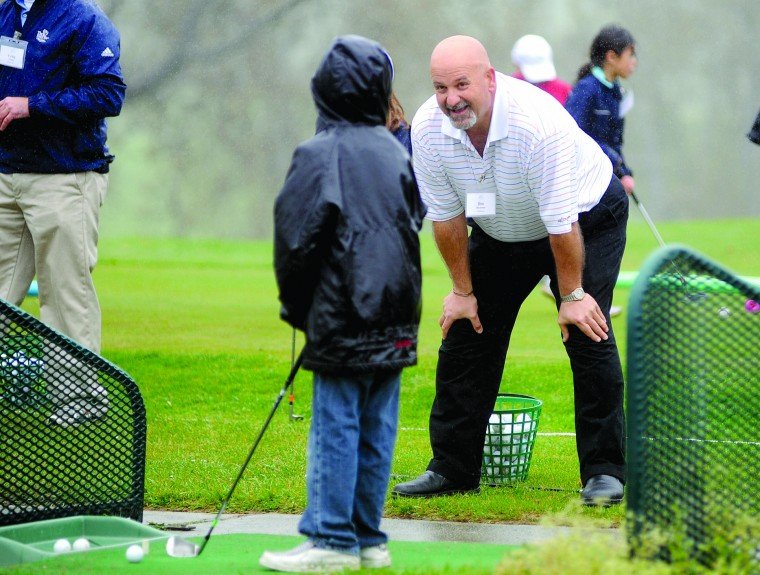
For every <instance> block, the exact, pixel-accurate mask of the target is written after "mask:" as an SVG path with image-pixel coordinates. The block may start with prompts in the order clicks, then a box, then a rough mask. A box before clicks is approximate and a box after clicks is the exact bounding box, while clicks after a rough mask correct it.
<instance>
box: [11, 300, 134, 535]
mask: <svg viewBox="0 0 760 575" xmlns="http://www.w3.org/2000/svg"><path fill="white" fill-rule="evenodd" d="M0 435H1V436H2V439H1V440H0V441H1V442H2V449H0V525H15V524H19V523H27V522H30V521H38V520H43V519H51V518H56V517H70V516H74V515H115V516H122V517H129V518H132V519H136V520H141V519H142V509H143V488H144V477H145V439H146V423H145V407H144V404H143V401H142V397H141V395H140V391H139V389H138V388H137V385H136V384H135V382H134V381H133V380H132V379H131V378H130V377H129V376H128V375H127V374H126V373H124V372H123V371H122V370H121V369H119V368H118V367H117V366H115V365H113V364H112V363H110V362H108V361H107V360H105V359H103V358H102V357H100V356H98V355H96V354H94V353H92V352H91V351H89V350H87V349H85V348H83V347H81V346H80V345H78V344H76V343H75V342H73V341H71V340H70V339H68V338H66V337H65V336H63V335H61V334H60V333H57V332H55V331H54V330H52V329H50V328H49V327H47V326H46V325H44V324H43V323H41V322H40V321H39V320H37V319H36V318H34V317H33V316H31V315H29V314H27V313H26V312H24V311H22V310H20V309H18V308H16V307H14V306H12V305H10V304H9V303H7V302H5V301H3V300H0Z"/></svg>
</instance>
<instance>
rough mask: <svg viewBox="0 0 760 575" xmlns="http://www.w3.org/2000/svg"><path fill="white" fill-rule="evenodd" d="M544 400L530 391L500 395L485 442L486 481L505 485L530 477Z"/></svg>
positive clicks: (483, 476)
mask: <svg viewBox="0 0 760 575" xmlns="http://www.w3.org/2000/svg"><path fill="white" fill-rule="evenodd" d="M540 417H541V401H540V400H538V399H535V398H533V397H529V396H527V395H517V394H506V393H504V394H502V393H500V394H499V395H498V396H497V397H496V404H495V405H494V410H493V414H492V415H491V417H490V419H489V421H488V429H487V430H486V439H485V444H484V446H483V467H482V472H481V476H482V481H483V482H484V483H487V484H489V485H504V484H507V483H512V482H513V481H523V480H525V479H526V478H527V477H528V470H529V469H530V460H531V456H532V454H533V444H534V443H535V441H536V433H537V432H538V420H539V418H540Z"/></svg>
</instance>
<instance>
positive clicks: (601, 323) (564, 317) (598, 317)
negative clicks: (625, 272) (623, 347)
mask: <svg viewBox="0 0 760 575" xmlns="http://www.w3.org/2000/svg"><path fill="white" fill-rule="evenodd" d="M549 243H550V245H551V248H552V254H554V265H555V266H556V268H557V284H558V285H557V288H558V289H559V293H560V295H568V294H569V293H570V292H572V291H573V290H574V289H576V288H579V287H583V257H584V250H583V238H582V236H581V231H580V227H579V226H578V222H575V223H573V227H572V229H571V230H570V232H568V233H566V234H551V235H550V236H549ZM557 323H559V326H560V329H561V330H562V341H567V339H568V338H569V337H570V333H569V331H568V329H567V326H568V325H575V326H577V327H578V329H580V330H581V331H582V332H583V333H584V334H586V336H587V337H589V338H590V339H592V340H594V341H601V340H603V339H607V331H608V330H609V327H608V326H607V320H606V318H605V317H604V314H603V313H602V310H601V308H600V307H599V305H598V304H597V303H596V300H595V299H594V297H593V295H591V294H586V296H585V297H584V298H583V299H582V300H581V301H571V302H566V303H562V304H561V305H560V308H559V317H558V318H557Z"/></svg>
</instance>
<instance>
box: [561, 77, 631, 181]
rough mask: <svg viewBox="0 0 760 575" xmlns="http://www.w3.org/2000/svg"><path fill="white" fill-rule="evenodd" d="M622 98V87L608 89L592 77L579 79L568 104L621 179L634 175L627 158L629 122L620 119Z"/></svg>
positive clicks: (571, 112) (570, 110)
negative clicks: (625, 142)
mask: <svg viewBox="0 0 760 575" xmlns="http://www.w3.org/2000/svg"><path fill="white" fill-rule="evenodd" d="M622 98H623V94H622V92H621V89H620V85H619V84H617V83H615V84H613V86H612V88H608V87H607V86H605V85H604V84H602V83H601V82H600V81H599V80H597V79H596V78H595V77H594V76H593V75H592V74H589V75H588V76H584V77H583V78H581V79H580V80H578V83H577V84H575V86H574V87H573V91H572V92H571V93H570V97H569V98H568V100H567V102H566V103H565V108H566V109H567V111H568V112H570V115H571V116H572V117H573V118H574V119H575V121H576V123H577V124H578V126H579V127H580V129H581V130H583V131H584V132H586V133H587V134H588V135H589V136H591V137H592V138H594V140H596V143H597V144H599V146H600V147H601V148H602V150H603V151H604V153H605V154H607V157H608V158H609V159H610V161H611V162H612V168H613V171H614V172H615V175H616V176H617V177H618V178H622V177H623V176H632V175H633V172H632V171H631V169H630V168H629V167H628V165H627V164H626V163H625V158H624V157H623V128H624V127H625V120H624V119H623V118H621V117H620V101H621V100H622Z"/></svg>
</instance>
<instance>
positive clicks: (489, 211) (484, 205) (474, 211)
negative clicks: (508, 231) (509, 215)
mask: <svg viewBox="0 0 760 575" xmlns="http://www.w3.org/2000/svg"><path fill="white" fill-rule="evenodd" d="M464 213H465V215H466V216H467V217H468V218H477V217H480V216H495V215H496V192H485V191H479V190H475V191H472V192H467V203H466V205H465V207H464Z"/></svg>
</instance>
